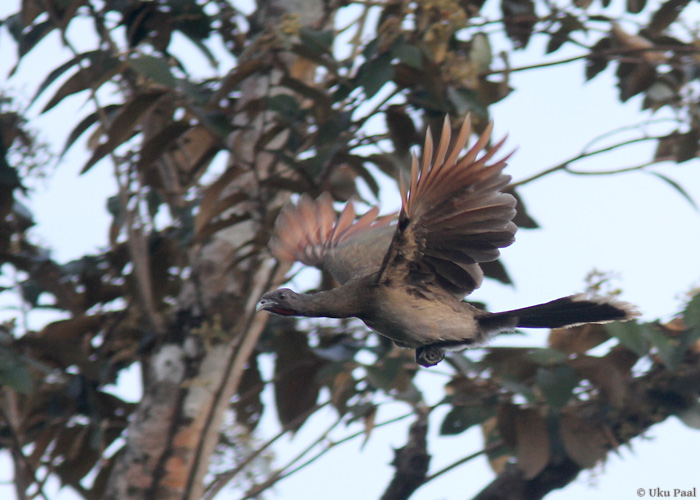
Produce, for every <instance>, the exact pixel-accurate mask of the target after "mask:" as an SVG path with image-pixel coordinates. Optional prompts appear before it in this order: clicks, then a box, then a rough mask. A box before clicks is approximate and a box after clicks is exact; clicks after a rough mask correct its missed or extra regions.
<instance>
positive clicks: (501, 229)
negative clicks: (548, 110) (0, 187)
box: [257, 117, 637, 366]
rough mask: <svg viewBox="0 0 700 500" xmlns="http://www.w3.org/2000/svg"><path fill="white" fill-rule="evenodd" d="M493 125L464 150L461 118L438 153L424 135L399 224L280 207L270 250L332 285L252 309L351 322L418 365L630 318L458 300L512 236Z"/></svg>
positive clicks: (594, 309) (624, 307)
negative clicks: (526, 332)
mask: <svg viewBox="0 0 700 500" xmlns="http://www.w3.org/2000/svg"><path fill="white" fill-rule="evenodd" d="M492 128H493V123H491V124H489V125H488V126H487V127H486V129H485V130H484V132H483V133H482V134H481V136H480V137H479V139H478V140H477V142H476V143H475V144H474V146H472V147H471V148H470V149H468V150H467V151H466V152H464V150H465V148H466V146H467V143H468V140H469V136H470V135H471V122H470V120H469V117H467V118H466V119H465V120H464V122H463V124H462V126H461V128H460V130H459V133H458V134H457V137H456V138H454V139H453V138H452V127H451V125H450V120H449V117H446V118H445V122H444V125H443V128H442V134H441V137H440V141H439V144H438V146H437V150H436V151H434V147H433V139H432V135H431V132H430V130H428V132H427V134H426V139H425V146H424V148H423V160H422V162H419V161H418V158H417V157H416V156H415V155H414V156H413V161H412V165H411V179H410V182H409V184H408V185H405V183H404V182H402V183H401V201H402V204H401V210H400V212H399V214H398V217H396V216H387V217H378V213H379V209H378V208H377V207H374V208H372V209H371V210H369V211H368V212H367V213H366V214H364V215H363V216H362V217H360V218H359V219H357V220H355V219H356V218H355V211H354V208H353V205H352V203H351V202H349V203H348V204H347V205H346V206H345V208H344V210H343V211H342V212H341V213H340V215H337V214H336V212H335V210H334V208H333V200H332V198H331V196H330V195H329V194H327V193H324V194H322V195H321V196H319V197H318V198H317V199H315V200H314V199H312V198H311V197H309V196H308V195H305V194H304V195H301V197H300V198H299V200H298V203H297V204H296V205H288V206H286V207H285V208H283V209H282V211H281V212H280V215H279V217H278V218H277V220H276V222H275V229H274V233H273V237H272V239H271V241H270V248H271V251H272V253H273V255H275V257H276V258H277V259H278V260H281V261H287V262H294V261H299V262H302V263H303V264H306V265H310V266H315V267H317V268H319V269H323V270H326V271H328V272H330V273H331V275H332V276H333V277H334V278H335V279H336V280H337V281H338V283H339V284H340V286H338V287H336V288H333V289H331V290H326V291H319V292H315V293H308V294H299V293H296V292H293V291H292V290H289V289H287V288H282V289H279V290H276V291H273V292H268V293H266V294H265V295H263V296H262V298H261V299H260V301H259V302H258V306H257V309H258V310H265V311H269V312H272V313H275V314H279V315H283V316H307V317H329V318H351V317H355V318H359V319H361V320H362V321H363V322H364V323H365V324H366V325H367V326H368V327H370V328H371V329H372V330H374V331H376V332H377V333H379V334H381V335H384V336H386V337H388V338H390V339H391V340H393V341H394V343H396V344H397V345H398V346H400V347H405V348H410V349H415V351H416V361H417V362H418V363H419V364H420V365H422V366H433V365H436V364H437V363H439V362H440V361H442V360H443V358H444V357H445V352H446V351H459V350H463V349H466V348H468V347H474V346H478V345H481V344H483V343H485V342H486V341H487V340H489V339H490V338H491V337H492V336H494V335H496V334H498V333H501V332H505V331H513V330H515V329H516V328H519V327H522V328H561V327H567V326H574V325H579V324H584V323H606V322H610V321H616V320H620V321H624V320H628V319H631V318H633V317H634V316H635V315H637V313H636V312H635V311H634V309H633V308H632V307H631V306H630V305H629V304H626V303H624V302H620V301H616V300H612V299H609V298H587V297H586V296H585V295H583V294H578V295H572V296H568V297H563V298H560V299H556V300H553V301H551V302H547V303H544V304H539V305H535V306H530V307H525V308H522V309H515V310H512V311H504V312H497V313H491V312H487V311H484V310H482V309H479V308H477V307H475V306H473V305H471V304H469V303H468V302H466V301H465V300H464V297H465V296H467V295H469V294H470V293H472V292H473V291H474V290H475V289H477V288H478V287H479V286H480V285H481V282H482V281H483V277H484V274H483V272H482V270H481V268H480V266H479V263H481V262H488V261H493V260H496V259H497V258H498V257H499V255H500V252H499V249H500V248H504V247H507V246H509V245H510V244H511V243H513V241H514V239H515V238H514V235H515V231H516V230H517V227H516V225H515V224H514V223H513V221H512V219H513V217H514V216H515V213H516V210H515V205H516V201H515V198H514V197H513V196H512V195H510V194H508V193H505V192H503V189H504V188H505V187H506V186H507V184H508V183H509V181H510V176H509V175H506V174H504V173H503V169H504V168H505V166H506V160H507V159H508V157H509V156H510V155H506V156H504V157H502V158H500V159H496V156H497V154H498V153H499V151H500V150H501V148H502V147H503V143H504V141H505V139H504V140H501V141H500V142H498V143H497V144H495V145H494V146H493V147H491V148H487V145H488V143H489V139H490V136H491V131H492ZM462 153H463V154H462Z"/></svg>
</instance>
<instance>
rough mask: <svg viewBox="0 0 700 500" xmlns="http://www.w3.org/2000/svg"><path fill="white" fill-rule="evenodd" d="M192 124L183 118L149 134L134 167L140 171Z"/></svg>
mask: <svg viewBox="0 0 700 500" xmlns="http://www.w3.org/2000/svg"><path fill="white" fill-rule="evenodd" d="M191 128H192V126H191V125H190V124H189V123H188V122H186V121H183V120H180V121H175V122H171V123H169V124H167V125H166V126H165V127H163V128H162V129H161V130H159V131H158V132H157V133H156V134H154V135H153V136H151V137H150V138H149V139H148V141H146V142H145V143H144V144H143V146H142V147H141V151H140V152H139V161H138V162H137V164H136V168H137V169H138V170H139V171H141V170H142V169H144V168H145V167H146V166H148V165H150V164H151V163H153V162H154V161H155V160H157V159H158V158H160V156H161V155H162V154H163V153H164V152H165V151H166V150H167V149H168V148H169V147H170V146H171V145H172V144H174V143H175V142H176V141H177V140H178V139H179V138H180V136H182V134H184V133H185V132H187V131H188V130H190V129H191Z"/></svg>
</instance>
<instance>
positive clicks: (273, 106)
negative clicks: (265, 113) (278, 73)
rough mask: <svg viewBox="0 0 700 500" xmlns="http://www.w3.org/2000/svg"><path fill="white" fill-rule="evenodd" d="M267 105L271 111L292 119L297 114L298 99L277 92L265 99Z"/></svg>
mask: <svg viewBox="0 0 700 500" xmlns="http://www.w3.org/2000/svg"><path fill="white" fill-rule="evenodd" d="M267 106H268V108H269V109H270V110H271V111H276V112H277V113H279V114H281V115H282V116H284V117H285V118H286V119H287V120H290V121H292V120H294V119H295V118H296V117H297V115H298V114H299V109H300V108H299V101H297V99H296V98H295V97H294V96H293V95H290V94H277V95H275V96H272V97H270V98H268V99H267Z"/></svg>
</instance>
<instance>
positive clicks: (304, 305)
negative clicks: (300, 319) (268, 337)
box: [297, 281, 371, 318]
mask: <svg viewBox="0 0 700 500" xmlns="http://www.w3.org/2000/svg"><path fill="white" fill-rule="evenodd" d="M370 296H371V293H370V289H369V288H368V287H367V285H366V284H361V283H360V282H352V281H351V282H348V283H346V284H345V285H343V286H341V287H338V288H334V289H332V290H326V291H322V292H316V293H309V294H303V295H300V299H301V300H300V307H299V310H298V311H297V313H299V314H300V315H301V316H311V317H320V316H323V317H326V318H351V317H359V318H362V317H363V316H364V315H365V311H366V310H367V308H368V302H369V301H371V298H370Z"/></svg>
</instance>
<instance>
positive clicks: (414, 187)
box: [378, 117, 517, 297]
mask: <svg viewBox="0 0 700 500" xmlns="http://www.w3.org/2000/svg"><path fill="white" fill-rule="evenodd" d="M492 127H493V124H489V126H488V127H487V128H486V130H485V131H484V133H483V134H482V135H481V137H480V138H479V140H478V141H477V142H476V144H475V145H474V146H473V147H472V148H471V149H470V150H469V151H468V152H467V153H466V154H464V156H462V157H460V156H459V155H460V153H461V152H462V151H463V150H464V148H465V146H466V144H467V141H468V139H469V135H470V133H471V123H470V120H469V117H467V119H465V120H464V123H463V124H462V128H461V129H460V132H459V135H458V136H457V138H456V140H455V141H454V144H453V145H452V147H450V142H451V138H452V137H451V136H452V133H451V132H452V128H451V126H450V121H449V118H445V123H444V125H443V128H442V135H441V137H440V144H439V145H438V148H437V153H436V154H435V157H433V141H432V137H431V134H430V132H428V133H427V136H426V139H425V147H424V151H423V162H422V165H421V166H420V169H419V165H418V159H417V158H416V157H415V156H414V157H413V163H412V166H411V182H410V186H409V187H408V189H407V188H406V186H405V185H404V184H402V186H401V198H402V207H401V212H400V214H399V220H398V225H397V228H396V232H395V234H394V237H393V240H392V242H391V245H390V248H389V251H388V252H387V254H386V257H385V259H384V261H383V263H382V267H381V271H380V274H379V276H378V282H380V283H385V284H390V285H395V286H401V285H406V286H409V287H413V288H414V290H417V291H419V290H423V291H428V292H429V291H430V289H433V290H435V288H434V287H440V288H442V289H444V290H445V291H447V292H448V293H450V294H453V295H455V296H458V297H464V296H465V295H466V294H468V293H470V292H472V291H473V290H474V289H476V288H478V287H479V286H480V285H481V281H482V279H483V272H482V271H481V268H480V267H479V264H478V263H479V262H487V261H492V260H495V259H497V258H498V256H499V250H498V249H499V248H503V247H506V246H508V245H510V244H511V243H512V242H513V241H514V234H515V231H516V229H517V227H516V226H515V224H513V222H512V221H511V220H512V219H513V217H514V216H515V203H516V202H515V198H513V196H511V195H510V194H507V193H503V192H501V189H502V188H503V187H504V186H506V185H507V184H508V182H509V181H510V176H508V175H505V174H503V172H502V171H503V169H504V168H505V166H506V160H507V159H508V156H510V155H508V156H506V157H505V158H503V159H501V160H498V161H494V162H493V163H491V164H489V161H490V160H491V159H492V158H493V157H494V155H495V154H496V153H497V152H498V150H499V149H500V148H501V147H502V146H503V143H504V142H505V139H504V140H502V141H500V142H499V143H498V144H496V145H495V146H493V147H492V148H490V149H489V150H488V151H486V152H485V153H484V154H483V155H482V156H481V157H480V158H477V156H479V153H481V151H482V150H484V148H485V147H486V145H487V144H488V142H489V138H490V136H491V130H492Z"/></svg>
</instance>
